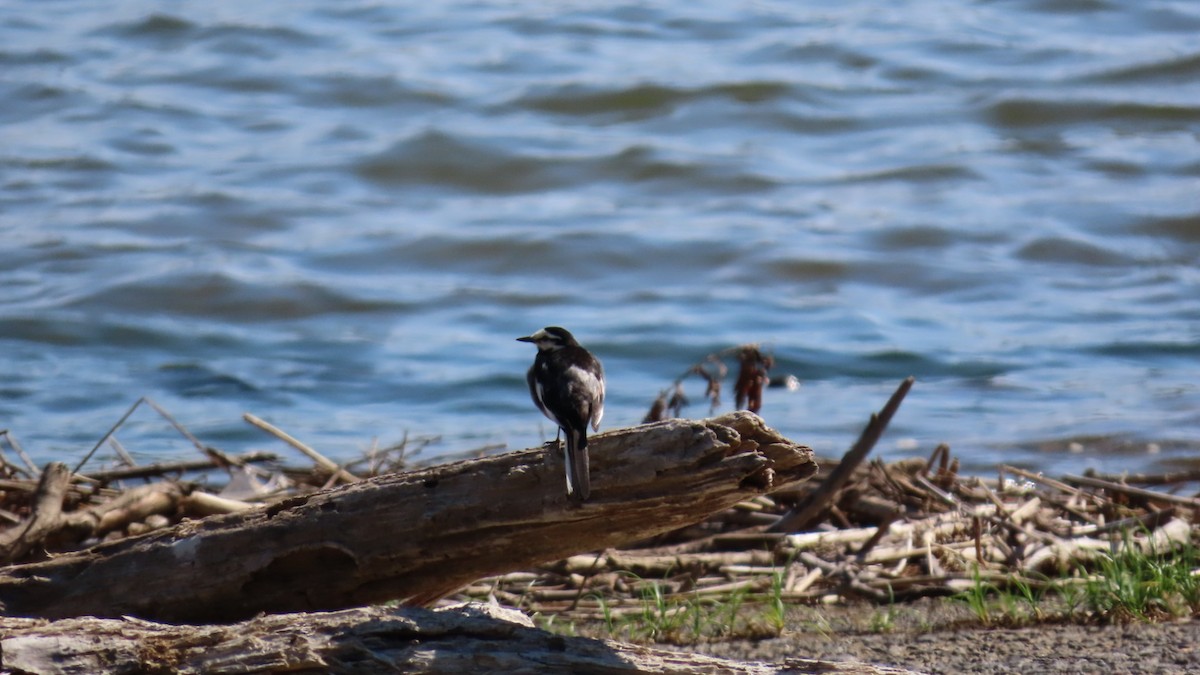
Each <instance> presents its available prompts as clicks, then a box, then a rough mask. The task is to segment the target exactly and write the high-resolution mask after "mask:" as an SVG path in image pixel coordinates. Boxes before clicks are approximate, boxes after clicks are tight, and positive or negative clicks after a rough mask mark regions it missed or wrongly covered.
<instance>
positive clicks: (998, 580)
mask: <svg viewBox="0 0 1200 675" xmlns="http://www.w3.org/2000/svg"><path fill="white" fill-rule="evenodd" d="M820 463H821V475H825V476H830V477H833V478H835V479H836V477H837V475H838V473H839V471H838V469H839V467H840V468H842V469H847V465H846V464H844V463H839V462H837V461H832V460H821V461H820ZM841 473H842V475H843V479H842V481H841V484H840V485H836V486H831V483H830V482H829V481H828V480H827V481H826V482H823V483H822V482H815V481H814V482H810V483H804V484H801V485H799V486H797V487H794V488H790V489H787V490H783V491H780V492H776V493H773V494H771V495H769V496H759V497H755V498H754V499H751V500H748V501H745V502H742V503H740V504H738V505H736V506H734V507H733V508H731V509H729V510H727V511H725V512H723V513H720V514H716V515H714V516H713V517H711V518H709V519H707V520H706V521H705V522H703V523H700V524H697V525H694V526H690V527H687V528H684V529H681V530H678V531H676V532H672V533H669V534H666V535H663V536H661V537H657V538H655V539H654V540H651V541H647V542H644V543H643V544H642V545H639V546H638V547H634V548H626V549H622V550H606V551H600V552H597V553H593V554H583V555H575V556H572V557H569V558H567V559H565V560H560V561H557V562H555V563H552V564H549V565H545V566H543V567H541V568H538V569H536V570H531V571H527V572H516V573H509V574H504V575H500V576H495V577H490V578H486V579H481V580H479V581H478V582H476V583H474V584H472V585H470V586H469V587H467V588H466V589H464V590H463V591H462V593H461V594H460V597H462V598H464V599H476V600H479V599H486V598H496V599H498V600H499V601H500V602H502V603H503V604H506V605H510V606H514V607H519V608H522V609H524V610H525V611H528V612H531V613H540V614H543V615H556V616H563V617H565V618H570V619H582V620H599V619H605V620H608V621H611V620H612V619H613V618H620V617H622V616H624V615H638V614H640V613H643V612H644V611H645V605H646V597H647V589H650V588H653V589H654V593H655V594H656V596H657V595H662V596H665V597H666V598H667V601H668V602H670V599H671V598H672V597H674V598H676V599H680V600H682V599H685V598H686V599H688V600H692V599H699V598H706V599H710V600H714V601H718V600H720V599H722V598H727V597H730V596H732V595H733V594H741V598H742V599H743V600H754V599H760V600H763V599H767V598H772V599H781V600H783V601H785V602H796V603H829V602H837V601H841V600H845V599H847V598H861V599H867V600H870V601H875V602H881V603H889V602H896V601H903V600H911V599H915V598H918V597H922V596H939V595H950V594H955V593H959V592H963V591H966V590H968V589H971V588H972V587H974V586H975V585H976V584H978V583H980V582H981V581H982V582H984V583H987V584H989V585H990V586H992V587H996V588H1003V587H1005V586H1007V585H1010V584H1024V585H1026V586H1028V587H1033V588H1037V587H1040V586H1043V585H1045V584H1046V583H1047V582H1048V581H1049V580H1051V579H1057V578H1062V577H1064V576H1069V575H1071V574H1074V573H1078V572H1080V571H1087V570H1089V569H1093V568H1094V565H1093V563H1095V562H1096V561H1097V559H1098V557H1099V556H1107V555H1112V554H1114V553H1118V552H1120V551H1122V550H1123V549H1125V548H1127V547H1135V548H1137V549H1139V550H1141V551H1143V552H1149V551H1154V552H1158V553H1162V554H1168V553H1169V552H1170V551H1172V550H1175V549H1178V548H1180V547H1183V546H1186V545H1189V544H1191V543H1194V542H1195V541H1197V536H1198V535H1200V530H1198V529H1197V518H1196V515H1197V513H1198V512H1200V511H1198V510H1200V499H1197V498H1195V497H1189V496H1180V495H1176V494H1170V493H1166V492H1161V491H1158V490H1153V491H1152V490H1149V489H1145V488H1142V487H1138V486H1137V485H1134V484H1130V482H1118V481H1126V480H1127V479H1126V478H1122V477H1112V476H1110V477H1105V478H1099V477H1095V476H1091V475H1089V476H1064V477H1062V478H1061V479H1060V480H1054V479H1051V478H1047V477H1045V476H1042V475H1040V474H1035V473H1031V472H1029V471H1026V470H1023V469H1020V468H1017V467H1012V466H1001V467H1000V468H999V473H998V476H997V477H996V478H994V479H984V478H979V477H967V476H962V475H960V474H959V473H958V472H957V462H956V461H953V460H951V459H950V455H949V451H948V449H947V448H946V447H945V446H942V447H939V448H938V449H937V450H936V451H935V452H934V454H933V456H932V457H931V458H929V459H906V460H901V461H897V462H892V463H887V464H885V463H882V462H879V461H875V462H870V463H865V464H860V465H855V466H853V467H850V468H849V469H848V470H844V471H842V472H841ZM1133 478H1134V479H1136V480H1141V481H1144V482H1145V483H1147V484H1155V485H1163V484H1165V483H1166V481H1167V480H1179V481H1181V483H1180V484H1181V485H1182V484H1186V483H1187V482H1189V481H1195V480H1197V479H1198V478H1200V476H1195V475H1175V476H1156V475H1141V476H1134V477H1133ZM814 497H815V498H816V500H818V501H814ZM800 511H806V512H808V513H809V514H810V515H809V517H808V519H807V520H805V521H804V522H802V523H799V525H798V526H794V527H788V528H780V527H779V526H780V524H781V523H784V522H786V521H788V520H789V519H792V517H793V516H794V515H795V514H797V513H799V512H800ZM793 522H794V520H793Z"/></svg>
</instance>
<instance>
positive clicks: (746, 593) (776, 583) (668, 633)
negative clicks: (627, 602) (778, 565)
mask: <svg viewBox="0 0 1200 675" xmlns="http://www.w3.org/2000/svg"><path fill="white" fill-rule="evenodd" d="M597 599H598V600H599V602H600V606H601V610H602V612H603V616H604V621H603V630H604V632H605V633H606V634H607V635H605V637H610V638H615V639H620V640H629V641H633V642H667V643H676V644H686V643H693V642H699V641H703V640H711V639H717V638H753V639H756V638H764V637H775V636H778V635H779V634H780V632H782V631H783V628H784V625H785V621H786V612H787V605H786V603H785V602H784V600H783V573H782V571H780V572H777V573H775V574H774V575H772V579H771V584H770V588H769V589H768V590H767V591H766V592H765V593H754V592H752V591H750V590H748V589H739V590H736V591H733V592H731V593H729V594H728V595H723V596H720V597H714V596H708V595H701V594H699V593H696V592H690V593H680V594H673V595H672V594H668V593H667V592H666V585H665V584H663V583H660V582H657V581H649V582H647V583H645V584H643V585H642V588H641V591H640V593H639V597H638V601H639V604H638V605H637V607H636V611H634V612H632V613H629V612H623V613H621V614H620V615H618V614H617V613H616V611H615V610H614V608H612V607H611V606H610V605H609V604H608V603H607V602H606V601H605V600H604V598H597Z"/></svg>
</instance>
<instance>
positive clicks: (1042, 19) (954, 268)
mask: <svg viewBox="0 0 1200 675" xmlns="http://www.w3.org/2000/svg"><path fill="white" fill-rule="evenodd" d="M1198 36H1200V4H1198V3H1194V2H1182V1H1177V2H1171V1H1155V0H1148V1H1146V2H1137V3H1134V2H1110V1H1105V0H1026V1H1017V2H983V1H977V2H953V3H949V2H938V1H936V0H915V1H914V2H909V3H903V5H896V6H892V5H887V4H886V3H885V4H881V3H878V2H839V3H795V2H759V3H754V4H747V3H725V2H708V3H706V2H688V3H663V4H655V5H650V6H645V5H642V4H629V5H614V4H602V3H598V4H595V5H592V4H587V3H551V4H546V3H538V2H532V3H511V2H438V3H424V4H416V3H399V4H380V3H366V2H352V1H347V2H338V3H328V2H292V3H287V4H286V5H279V4H274V3H272V4H256V3H228V2H212V3H186V4H175V3H167V4H163V3H150V2H136V1H133V2H117V3H114V2H85V1H63V2H33V1H30V0H26V1H13V2H7V3H4V4H3V5H2V6H0V374H2V377H0V429H8V430H9V431H10V432H11V433H12V434H14V435H16V437H17V438H19V439H20V441H21V442H22V443H23V444H24V446H25V447H26V449H27V450H28V451H29V452H30V453H31V454H32V455H33V456H34V457H35V459H37V461H48V460H50V459H71V458H78V457H81V456H82V455H83V453H85V452H86V451H87V450H88V449H89V448H90V447H91V446H92V444H94V443H95V442H96V441H97V440H98V439H99V438H100V437H101V436H102V435H103V433H104V432H105V431H106V430H107V429H108V428H109V426H110V425H112V424H113V423H114V422H115V421H116V420H117V419H118V418H119V417H120V415H121V414H122V413H123V412H124V411H125V409H126V408H127V407H128V406H129V405H130V404H132V403H133V402H134V401H136V400H137V399H138V398H139V397H141V396H149V397H151V398H152V399H154V400H155V401H156V402H158V403H159V404H160V405H161V406H162V407H163V408H165V409H167V410H169V411H170V412H171V413H172V414H173V415H174V416H175V417H176V418H178V419H179V421H180V422H181V423H183V424H184V425H186V426H187V427H188V428H189V429H190V430H191V431H192V432H193V433H195V434H196V435H197V436H198V437H200V439H201V440H202V441H204V442H205V443H209V444H212V445H215V446H217V447H220V448H222V449H225V450H228V451H243V450H251V449H275V450H278V451H280V452H281V453H283V454H285V455H286V454H287V453H288V452H289V451H288V450H287V448H286V447H283V446H282V445H281V444H279V443H278V442H277V441H275V440H274V439H272V438H270V437H267V436H265V435H263V434H262V433H261V432H259V431H257V430H256V429H254V428H252V427H250V426H249V425H247V424H246V423H244V422H243V421H242V419H241V415H242V413H243V412H252V413H254V414H256V415H259V416H261V417H263V418H266V419H268V420H270V421H272V422H273V423H275V424H277V425H278V426H280V427H282V428H284V429H285V430H287V431H288V432H289V433H291V434H293V435H294V436H297V437H299V438H301V439H302V440H304V441H305V442H307V443H309V444H310V445H312V446H314V447H316V448H317V449H318V450H320V451H322V452H324V453H325V454H327V455H329V456H331V457H333V458H335V459H338V460H343V461H344V460H349V459H352V458H355V457H358V456H360V455H361V454H362V453H363V452H364V451H366V450H368V449H369V448H371V447H374V446H376V445H379V446H386V445H389V444H392V443H395V442H397V441H399V440H400V439H402V438H403V437H404V436H405V434H408V435H409V436H410V437H412V438H416V437H436V438H437V440H436V442H433V443H432V444H431V445H429V446H428V448H427V449H426V450H425V453H426V455H431V456H436V455H438V454H452V453H458V452H462V451H467V450H471V449H473V448H479V447H483V446H489V447H492V448H493V450H496V449H502V448H509V449H515V448H523V447H527V446H530V445H534V444H536V443H538V442H540V441H542V440H545V439H547V438H550V437H553V435H554V430H553V429H551V428H549V426H548V424H549V423H548V422H546V421H545V420H544V419H543V418H542V417H541V416H540V415H539V414H538V413H537V411H536V410H535V409H534V408H533V405H532V403H531V402H530V401H529V399H528V395H527V393H526V391H525V384H524V371H525V369H526V368H527V367H528V365H529V363H530V362H531V361H532V358H533V354H532V350H531V349H530V347H529V345H527V344H522V343H519V342H516V341H515V340H514V339H513V338H515V337H518V336H521V335H526V334H529V333H530V332H532V331H534V330H536V329H537V328H539V327H541V326H544V325H548V324H557V325H563V326H566V327H568V328H570V329H571V330H572V331H573V332H575V334H576V335H577V336H578V337H579V338H580V340H581V341H582V342H583V343H584V344H585V345H586V346H588V347H589V348H591V349H592V350H593V351H594V352H595V353H596V354H597V355H598V356H599V357H600V358H601V359H602V361H603V362H604V364H605V367H606V369H607V371H608V379H609V399H608V406H607V414H606V416H605V426H606V427H608V428H613V427H619V426H626V425H631V424H635V423H637V422H638V421H639V420H640V419H641V418H642V416H643V415H644V414H645V411H646V410H647V408H648V407H649V405H650V403H651V401H652V400H653V399H654V397H655V395H656V394H657V393H658V391H659V390H661V389H662V388H664V387H667V386H668V385H669V384H670V383H671V381H672V380H673V379H674V378H675V377H677V376H678V375H680V374H681V373H682V372H684V371H685V370H686V369H687V368H688V367H689V366H691V365H692V364H693V363H695V362H697V361H700V360H701V359H703V358H704V357H705V356H706V355H707V354H709V353H712V352H716V351H719V350H722V349H725V348H727V347H731V346H734V345H737V344H741V343H746V342H758V343H762V344H763V345H764V346H765V347H766V348H767V349H769V350H770V351H771V352H772V353H773V354H774V356H775V358H776V360H777V365H776V368H775V371H774V372H775V373H776V374H785V373H786V374H793V375H795V376H796V377H798V378H799V379H800V381H801V387H800V388H799V389H798V390H797V391H794V392H787V391H785V390H782V389H772V390H769V391H768V392H767V396H766V401H765V407H764V409H763V414H764V417H766V419H767V421H768V422H769V423H770V424H772V425H773V426H775V427H777V428H779V429H780V430H781V431H783V432H784V433H786V434H787V435H788V436H790V437H791V438H793V439H795V440H797V441H800V442H804V443H808V444H810V445H812V446H813V447H815V448H816V449H817V450H818V451H820V452H822V453H823V454H837V453H840V452H841V451H843V450H844V449H845V448H846V447H847V446H848V445H849V443H850V442H851V441H852V440H853V439H854V437H855V436H856V435H857V433H858V431H859V430H860V428H861V426H862V425H863V423H864V422H865V420H866V417H867V415H868V414H869V413H870V412H871V411H873V410H876V409H878V408H879V407H880V406H881V405H882V404H883V402H884V401H885V400H886V398H887V396H888V395H889V394H890V393H891V391H892V389H893V388H894V387H895V386H896V385H897V384H898V383H899V381H900V380H901V379H902V378H904V377H905V376H908V375H915V376H916V377H917V385H916V387H915V388H914V389H913V391H912V393H911V394H910V396H909V398H908V399H907V401H906V402H905V404H904V406H903V407H902V408H901V411H900V413H899V415H898V416H897V418H896V419H895V422H894V424H893V427H892V428H891V430H890V431H889V433H888V435H887V436H886V437H885V439H884V440H883V442H882V443H881V444H880V446H879V449H878V450H877V453H878V454H880V455H881V456H883V457H885V458H896V457H901V456H908V455H914V454H919V455H924V454H927V453H928V452H929V451H930V450H931V449H932V448H933V447H934V446H935V445H936V444H938V443H940V442H946V443H949V444H950V445H951V447H952V449H953V451H954V453H955V454H956V455H958V456H959V457H961V458H963V460H964V462H965V463H966V465H967V467H968V468H976V469H981V470H985V469H987V468H989V467H992V466H994V465H995V464H996V463H998V462H1001V461H1004V462H1015V463H1019V464H1022V465H1025V466H1030V467H1033V468H1036V469H1039V470H1046V471H1081V470H1083V469H1085V468H1089V467H1096V468H1101V469H1105V470H1139V471H1140V470H1153V469H1154V468H1164V467H1169V466H1172V465H1177V464H1180V463H1186V462H1189V461H1194V459H1195V458H1196V457H1197V456H1198V455H1200V453H1198V452H1197V451H1198V450H1200V377H1198V375H1200V367H1198V363H1200V360H1198V357H1200V266H1198V264H1197V263H1198V262H1200V190H1198V188H1200V37H1198ZM731 365H732V364H731ZM686 382H687V386H688V390H689V393H690V394H691V398H692V401H693V402H692V405H691V406H690V407H689V408H688V409H687V410H686V411H685V412H686V413H687V414H689V415H692V416H704V415H707V414H708V412H709V411H708V407H707V405H705V404H704V402H703V400H702V398H703V397H702V395H701V394H702V386H701V384H700V383H699V382H698V381H695V380H688V381H686ZM731 388H732V382H727V383H726V391H727V394H726V397H725V398H726V399H727V400H726V401H725V402H724V403H725V408H728V406H729V405H730V403H729V400H728V399H730V398H731V395H730V394H729V393H728V392H729V390H730V389H731ZM118 437H119V438H120V439H121V441H122V443H123V444H124V445H125V446H126V447H127V448H128V449H129V450H130V452H132V453H133V454H134V455H135V456H136V457H137V458H138V459H139V460H141V461H149V460H152V459H166V458H175V457H189V458H190V457H194V456H195V455H196V453H195V450H194V449H192V448H191V446H190V445H189V444H188V443H187V442H186V441H184V440H183V439H182V438H180V437H179V436H178V435H177V434H175V432H174V431H172V430H171V429H170V427H169V426H167V425H166V424H165V422H163V421H162V420H161V419H159V418H158V417H157V416H156V415H154V414H153V413H152V412H150V411H148V410H142V411H139V412H138V413H137V414H135V415H134V416H133V418H132V419H131V421H130V422H129V423H128V424H127V425H126V426H125V427H123V428H122V430H121V431H120V432H119V433H118ZM112 456H113V451H112V450H111V449H110V448H107V447H105V448H102V450H101V452H100V459H99V460H97V461H108V460H109V459H111V457H112ZM10 459H11V455H10Z"/></svg>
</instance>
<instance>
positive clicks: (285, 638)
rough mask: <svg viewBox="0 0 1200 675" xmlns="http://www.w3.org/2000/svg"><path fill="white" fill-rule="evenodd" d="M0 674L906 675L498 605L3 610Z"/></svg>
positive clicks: (0, 632) (864, 665)
mask: <svg viewBox="0 0 1200 675" xmlns="http://www.w3.org/2000/svg"><path fill="white" fill-rule="evenodd" d="M0 635H3V637H2V638H0V670H3V671H5V672H13V673H39V674H41V675H59V674H63V675H65V674H67V673H90V674H92V675H105V674H107V673H132V672H138V673H145V672H164V673H168V672H169V673H183V674H187V673H216V672H219V673H267V672H271V673H277V672H285V671H286V672H290V673H298V672H317V673H330V672H333V673H360V672H361V673H379V672H402V673H412V674H426V675H441V674H446V675H459V674H460V673H581V674H588V673H603V674H604V675H636V674H639V673H657V674H659V675H663V674H670V673H723V674H725V675H776V674H778V675H783V674H785V673H787V674H789V675H802V674H804V673H843V674H852V673H860V674H864V675H865V674H877V675H889V674H890V675H901V674H903V673H909V672H910V671H907V670H901V669H898V668H887V667H878V666H871V665H867V664H861V663H852V662H838V663H831V662H821V661H814V660H809V659H788V660H787V661H786V662H785V663H782V664H776V665H771V664H766V663H755V662H750V663H744V662H738V661H730V660H727V659H719V658H714V657H710V656H702V655H699V654H686V653H679V652H670V651H664V650H659V649H651V648H647V647H639V646H636V645H630V644H624V643H619V642H613V641H609V640H594V639H588V638H579V637H563V636H560V635H555V634H552V633H549V632H546V631H543V630H539V629H537V628H534V627H533V624H532V622H530V620H529V618H528V617H526V616H525V615H523V614H521V613H520V612H517V611H516V610H511V609H501V608H499V607H492V606H487V605H465V606H457V607H448V608H444V609H439V610H427V609H421V608H417V607H392V608H385V607H367V608H362V609H351V610H343V611H340V612H329V613H313V614H278V615H272V616H263V617H259V618H256V619H252V620H250V621H246V622H244V623H239V624H234V625H224V626H171V625H165V624H159V623H151V622H148V621H140V620H137V619H93V618H81V619H62V620H59V621H54V622H49V621H45V620H38V619H11V618H7V619H6V618H0Z"/></svg>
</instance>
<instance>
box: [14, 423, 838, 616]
mask: <svg viewBox="0 0 1200 675" xmlns="http://www.w3.org/2000/svg"><path fill="white" fill-rule="evenodd" d="M590 449H591V455H592V468H591V472H592V479H593V486H594V490H593V493H592V497H591V499H590V500H589V501H588V502H586V503H585V504H583V505H582V506H579V507H576V506H573V505H571V504H570V503H569V502H568V500H567V498H566V495H565V494H564V487H563V467H562V461H561V459H560V458H559V455H558V452H557V450H556V449H555V448H553V447H543V448H538V449H531V450H524V451H520V452H512V453H507V454H503V455H497V456H493V457H486V458H482V459H475V460H466V461H461V462H455V463H452V464H445V465H441V466H436V467H432V468H429V469H424V470H421V471H414V472H409V473H402V474H391V475H385V476H379V477H376V478H372V479H369V480H364V481H360V482H357V483H354V484H351V485H344V486H340V487H337V488H333V489H330V490H323V491H320V492H316V493H313V494H309V495H304V496H299V497H292V498H288V499H286V500H283V501H281V502H278V503H275V504H272V505H269V506H266V507H260V508H254V509H250V510H247V511H243V512H240V513H234V514H229V515H224V516H214V517H210V518H205V519H202V520H196V521H186V522H184V523H181V524H180V525H178V526H176V527H173V528H170V529H167V530H161V531H156V532H152V533H149V534H146V535H142V536H138V537H131V538H128V539H124V540H121V541H117V542H113V543H109V544H102V545H99V546H95V547H92V548H90V549H85V550H82V551H77V552H73V553H66V554H62V555H58V556H55V557H53V558H50V559H49V560H45V561H41V562H36V563H29V564H24V565H15V566H11V567H8V568H4V569H0V607H2V611H3V613H5V614H7V615H9V616H28V617H43V618H48V619H59V618H65V617H75V616H98V617H122V616H134V617H141V618H143V619H151V620H158V621H172V622H192V623H199V622H228V621H237V620H242V619H247V618H249V617H252V616H254V615H255V614H258V613H260V612H269V613H277V612H301V611H304V612H311V611H324V610H337V609H344V608H348V607H358V606H362V605H366V604H369V603H375V602H382V601H387V600H402V601H405V602H407V603H409V604H424V603H428V602H430V601H432V600H434V599H437V598H439V597H441V596H443V595H445V594H447V593H449V592H451V591H453V590H454V589H456V588H458V587H460V586H462V585H463V584H466V583H468V582H470V581H472V580H474V579H477V578H480V577H483V576H487V575H489V574H495V573H499V572H505V571H510V570H515V569H522V568H527V567H529V566H532V565H536V564H538V563H541V562H545V561H549V560H555V559H560V558H565V557H567V556H569V555H572V554H576V553H580V552H583V551H592V550H597V549H604V548H608V547H614V546H620V545H623V544H630V543H632V542H635V541H638V540H641V539H645V538H647V537H650V536H653V535H656V534H659V533H662V532H665V531H668V530H672V529H675V528H678V527H681V526H684V525H687V524H690V523H694V522H697V521H700V520H702V519H704V518H705V517H707V516H709V515H711V514H713V513H716V512H718V511H721V510H723V509H726V508H728V507H730V506H732V505H734V504H736V503H738V502H740V501H743V500H745V499H747V498H750V497H753V496H755V495H759V494H763V493H766V492H769V491H772V490H774V489H777V488H780V487H783V486H785V485H788V484H791V483H795V482H797V481H801V480H804V479H806V478H808V477H809V476H811V475H812V474H813V473H814V472H815V471H816V469H817V467H816V464H815V462H814V461H813V458H812V452H811V450H810V449H808V448H807V447H804V446H801V445H797V444H795V443H793V442H791V441H789V440H787V439H785V438H783V437H782V436H780V435H779V434H778V433H777V432H775V431H774V430H772V429H770V428H768V427H766V425H765V424H764V423H763V422H762V420H761V419H760V418H759V417H757V416H755V415H753V414H751V413H746V412H740V413H731V414H728V415H724V416H721V417H717V418H714V419H710V420H703V421H687V420H669V421H666V422H659V423H655V424H649V425H643V426H639V427H633V428H628V429H621V430H617V431H612V432H608V433H605V434H600V435H598V436H595V437H594V438H593V439H592V440H591V443H590Z"/></svg>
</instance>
